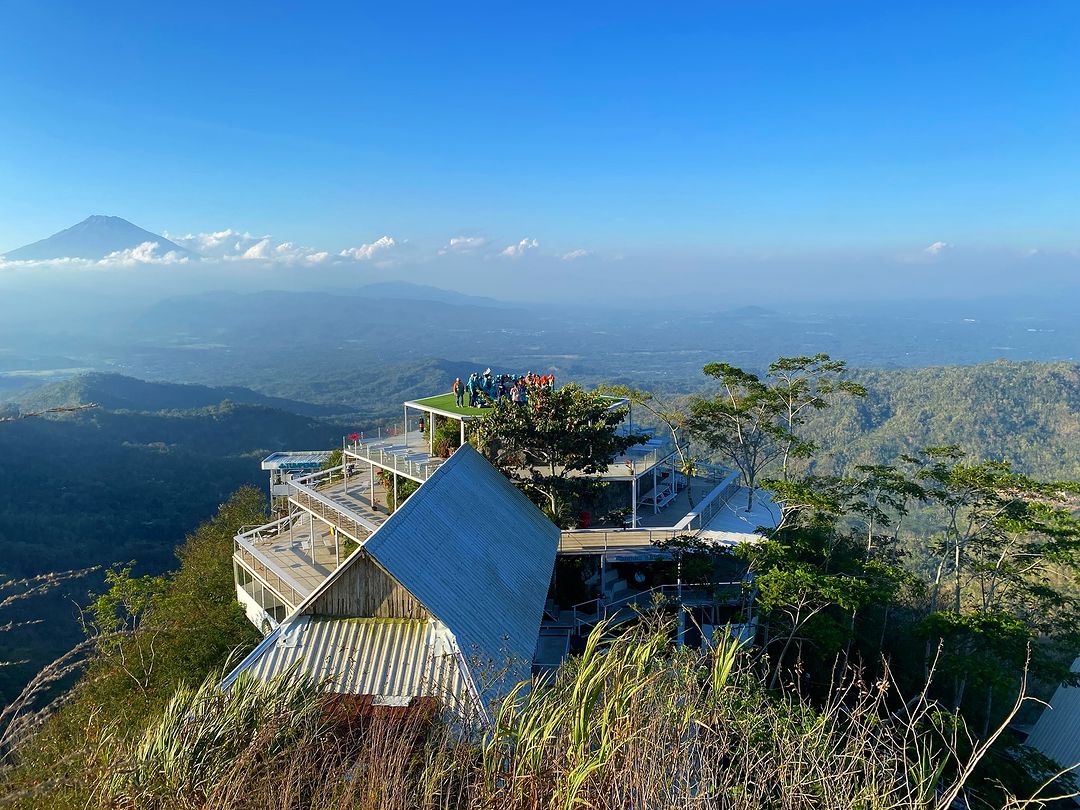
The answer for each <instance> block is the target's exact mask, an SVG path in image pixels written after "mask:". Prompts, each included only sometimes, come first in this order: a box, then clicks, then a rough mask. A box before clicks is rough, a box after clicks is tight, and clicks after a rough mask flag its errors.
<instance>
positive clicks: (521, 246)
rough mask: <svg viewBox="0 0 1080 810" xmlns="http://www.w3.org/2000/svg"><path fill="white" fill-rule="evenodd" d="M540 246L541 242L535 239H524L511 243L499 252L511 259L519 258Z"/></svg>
mask: <svg viewBox="0 0 1080 810" xmlns="http://www.w3.org/2000/svg"><path fill="white" fill-rule="evenodd" d="M538 247H540V243H539V242H537V241H536V240H535V239H522V240H521V241H520V242H518V243H517V244H516V245H510V246H508V247H506V248H504V249H503V250H501V251H500V252H499V255H500V256H507V257H509V258H511V259H517V258H519V257H521V256H524V255H525V254H526V253H528V252H529V251H530V250H536V249H537V248H538Z"/></svg>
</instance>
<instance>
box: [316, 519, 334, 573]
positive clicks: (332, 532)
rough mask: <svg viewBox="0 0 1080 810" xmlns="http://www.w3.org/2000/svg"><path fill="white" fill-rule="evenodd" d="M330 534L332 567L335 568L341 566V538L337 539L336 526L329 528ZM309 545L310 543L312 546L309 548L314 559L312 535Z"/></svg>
mask: <svg viewBox="0 0 1080 810" xmlns="http://www.w3.org/2000/svg"><path fill="white" fill-rule="evenodd" d="M330 534H332V535H333V536H334V567H335V568H337V567H338V566H340V565H341V538H340V537H338V531H337V526H331V527H330ZM311 543H312V546H311V550H312V557H314V556H315V555H314V551H315V535H314V534H313V535H312V536H311Z"/></svg>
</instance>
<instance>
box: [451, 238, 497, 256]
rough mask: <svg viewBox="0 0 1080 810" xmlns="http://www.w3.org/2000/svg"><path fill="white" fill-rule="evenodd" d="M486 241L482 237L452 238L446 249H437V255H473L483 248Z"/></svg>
mask: <svg viewBox="0 0 1080 810" xmlns="http://www.w3.org/2000/svg"><path fill="white" fill-rule="evenodd" d="M487 243H488V240H487V239H485V238H484V237H482V236H452V237H450V241H449V242H448V243H447V244H446V247H443V248H440V249H439V255H440V256H445V255H446V254H447V253H473V252H475V251H477V250H479V249H480V248H482V247H484V246H485V245H486V244H487Z"/></svg>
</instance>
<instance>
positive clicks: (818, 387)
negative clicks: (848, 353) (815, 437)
mask: <svg viewBox="0 0 1080 810" xmlns="http://www.w3.org/2000/svg"><path fill="white" fill-rule="evenodd" d="M846 374H847V363H846V362H845V361H844V360H833V359H832V358H831V357H829V355H827V354H815V355H813V356H809V355H800V356H799V357H780V358H777V359H776V360H775V361H774V362H772V363H770V364H769V370H768V373H767V375H766V377H767V379H768V381H769V386H770V389H771V390H772V392H773V394H774V396H775V397H776V398H777V400H779V403H780V419H781V422H782V424H783V426H784V429H785V432H786V434H787V435H786V436H785V442H784V452H783V457H782V460H781V475H782V477H783V478H784V480H787V479H789V478H790V476H791V463H792V462H793V461H794V460H795V459H798V458H808V457H809V456H810V455H811V454H812V453H813V452H814V451H815V450H816V449H817V446H816V445H815V444H814V443H813V442H812V441H810V440H808V439H807V438H806V437H805V436H803V434H802V432H801V430H800V428H801V427H802V426H803V425H804V424H806V422H807V421H808V420H809V419H810V417H811V416H813V415H814V413H815V412H817V411H823V410H825V409H826V408H828V407H829V406H831V405H832V404H833V402H834V401H835V399H836V398H837V397H840V396H848V397H857V398H863V397H865V396H866V387H865V386H864V385H862V384H861V383H858V382H856V381H854V380H851V379H848V378H847V377H846V376H845V375H846Z"/></svg>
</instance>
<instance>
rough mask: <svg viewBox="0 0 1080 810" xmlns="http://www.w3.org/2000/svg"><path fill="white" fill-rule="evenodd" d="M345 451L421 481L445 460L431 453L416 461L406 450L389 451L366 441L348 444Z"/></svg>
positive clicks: (429, 475) (428, 476)
mask: <svg viewBox="0 0 1080 810" xmlns="http://www.w3.org/2000/svg"><path fill="white" fill-rule="evenodd" d="M345 452H346V453H351V454H352V455H353V456H355V457H357V458H361V459H363V460H365V461H369V462H371V463H372V464H376V465H378V466H380V467H382V468H383V469H387V470H391V471H393V472H396V473H399V474H401V475H404V476H405V477H407V478H413V479H418V480H420V481H421V482H423V481H426V480H427V479H428V478H430V477H431V476H432V475H433V474H434V473H435V471H436V470H437V469H439V467H440V465H442V463H443V461H444V459H441V458H435V457H433V456H430V455H427V456H426V458H427V460H426V461H416V460H415V459H411V458H406V457H405V452H406V451H402V452H395V451H389V452H388V451H387V449H386V448H385V447H375V446H372V445H371V444H366V443H364V442H352V443H349V444H346V445H345Z"/></svg>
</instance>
